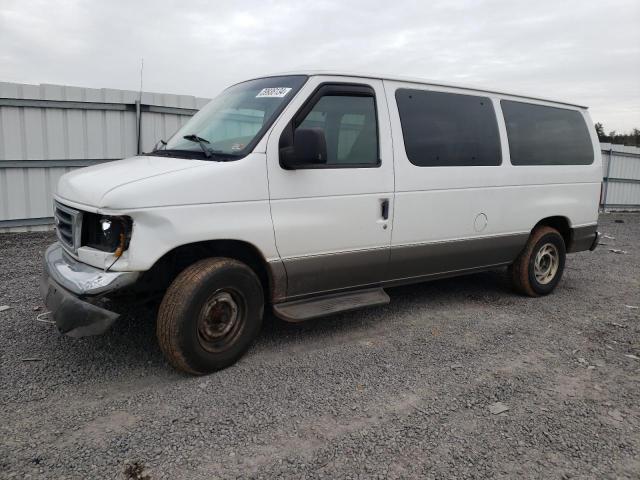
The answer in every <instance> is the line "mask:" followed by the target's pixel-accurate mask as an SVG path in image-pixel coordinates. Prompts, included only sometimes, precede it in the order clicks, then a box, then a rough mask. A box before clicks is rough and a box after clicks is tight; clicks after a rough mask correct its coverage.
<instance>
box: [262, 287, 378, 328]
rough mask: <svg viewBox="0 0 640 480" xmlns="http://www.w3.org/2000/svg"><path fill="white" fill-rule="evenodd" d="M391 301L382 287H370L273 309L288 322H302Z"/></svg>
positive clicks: (285, 304)
mask: <svg viewBox="0 0 640 480" xmlns="http://www.w3.org/2000/svg"><path fill="white" fill-rule="evenodd" d="M389 302H390V299H389V295H387V293H386V292H385V291H384V290H383V289H382V288H368V289H366V290H356V291H354V292H345V293H332V294H329V295H323V296H321V297H313V298H308V299H304V300H293V301H291V302H285V303H278V304H276V305H274V306H273V311H274V313H275V314H276V315H277V316H278V317H279V318H281V319H282V320H285V321H287V322H302V321H304V320H311V319H312V318H318V317H324V316H325V315H332V314H334V313H341V312H347V311H349V310H356V309H358V308H364V307H375V306H378V305H386V304H387V303H389Z"/></svg>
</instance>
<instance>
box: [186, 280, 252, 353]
mask: <svg viewBox="0 0 640 480" xmlns="http://www.w3.org/2000/svg"><path fill="white" fill-rule="evenodd" d="M244 312H245V307H244V301H243V297H242V296H241V295H240V294H239V293H238V292H236V291H234V290H231V289H220V290H216V291H215V292H213V293H212V294H211V296H210V297H209V298H208V299H207V301H206V302H205V303H204V305H203V306H202V309H201V310H200V315H199V316H198V323H197V330H198V340H199V342H200V345H202V348H204V349H205V350H207V351H209V352H212V353H219V352H221V351H223V350H225V349H226V348H228V347H229V345H231V344H232V343H233V342H234V341H235V340H236V338H237V337H238V336H239V333H240V332H241V330H242V326H243V325H244Z"/></svg>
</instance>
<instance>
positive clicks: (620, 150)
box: [600, 143, 640, 210]
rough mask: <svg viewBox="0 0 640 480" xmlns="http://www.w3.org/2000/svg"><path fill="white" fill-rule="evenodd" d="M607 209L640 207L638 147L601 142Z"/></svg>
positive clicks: (604, 197) (639, 156)
mask: <svg viewBox="0 0 640 480" xmlns="http://www.w3.org/2000/svg"><path fill="white" fill-rule="evenodd" d="M600 146H601V148H602V163H603V165H602V171H603V172H604V188H603V195H602V196H603V198H602V204H603V208H605V209H607V210H616V209H618V210H619V209H634V210H636V209H640V148H638V147H627V146H624V145H612V144H610V143H601V144H600Z"/></svg>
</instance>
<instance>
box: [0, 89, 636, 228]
mask: <svg viewBox="0 0 640 480" xmlns="http://www.w3.org/2000/svg"><path fill="white" fill-rule="evenodd" d="M139 98H140V102H139V104H138V103H137V100H138V99H139ZM207 101H208V99H205V98H196V97H191V96H186V95H171V94H157V93H147V92H143V93H142V96H141V97H139V93H138V92H134V91H130V90H112V89H91V88H80V87H70V86H62V85H26V84H16V83H2V82H0V232H2V231H7V230H16V229H19V230H32V229H41V228H48V225H50V224H51V221H52V219H51V216H52V210H51V208H52V204H51V194H52V192H53V191H54V190H55V186H56V183H57V181H58V178H60V176H61V175H63V174H64V173H66V172H68V171H70V170H71V169H73V168H78V167H83V166H87V165H92V164H95V163H100V162H105V161H110V160H116V159H120V158H125V157H129V156H132V155H135V154H136V153H137V152H138V150H139V149H140V150H141V151H149V150H151V149H152V148H153V145H154V144H155V143H156V142H157V141H158V140H159V139H161V138H168V137H170V136H171V134H172V133H173V132H175V131H176V130H177V129H178V128H179V127H180V126H181V125H183V124H184V122H185V121H186V120H187V119H188V118H189V117H190V116H191V115H193V114H194V113H195V112H196V111H197V110H199V109H200V108H202V107H203V106H204V105H205V104H206V103H207ZM138 121H139V122H140V134H139V135H138ZM240 126H242V128H246V127H247V121H246V119H243V121H242V125H239V127H240ZM138 136H139V137H140V138H138ZM602 153H603V155H602V156H603V160H604V168H603V171H604V172H605V173H604V177H605V188H604V192H603V198H604V199H605V200H606V208H608V209H615V208H640V148H635V147H623V146H620V145H610V144H602ZM609 165H611V166H610V167H609Z"/></svg>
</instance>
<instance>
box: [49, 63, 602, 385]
mask: <svg viewBox="0 0 640 480" xmlns="http://www.w3.org/2000/svg"><path fill="white" fill-rule="evenodd" d="M601 180H602V165H601V158H600V149H599V144H598V138H597V136H596V133H595V130H594V128H593V127H592V122H591V119H590V117H589V113H588V112H587V109H586V107H582V106H579V105H573V104H569V103H564V102H557V101H551V100H543V99H538V98H531V97H526V96H522V95H514V94H507V93H502V92H497V91H490V90H479V89H474V88H465V87H458V86H453V85H445V84H440V83H429V82H426V81H422V80H409V79H398V78H392V77H380V76H371V77H369V76H362V75H349V74H341V73H327V72H322V73H320V72H306V73H299V74H298V73H296V74H287V75H279V76H271V77H265V78H258V79H254V80H249V81H246V82H243V83H239V84H237V85H234V86H232V87H230V88H228V89H227V90H225V91H224V92H222V93H221V94H220V96H218V97H217V98H215V99H214V100H212V101H211V102H210V103H209V104H208V105H207V106H206V107H205V108H203V109H202V110H201V111H200V112H198V114H197V115H195V116H194V117H193V118H191V119H190V120H189V121H188V122H187V123H186V124H185V125H184V127H182V128H181V129H180V130H179V131H178V132H177V133H176V134H175V135H174V136H173V137H172V138H171V139H169V141H168V142H163V144H162V145H161V146H160V148H157V149H156V150H154V151H153V152H152V153H149V154H146V155H142V156H138V157H135V158H130V159H126V160H121V161H117V162H111V163H107V164H102V165H97V166H93V167H88V168H83V169H80V170H76V171H74V172H71V173H69V174H67V175H65V176H64V177H62V178H61V180H60V183H59V185H58V190H57V193H56V195H55V219H56V225H57V235H58V239H59V241H58V242H57V243H55V244H54V245H52V246H51V247H49V249H48V250H47V252H46V254H45V275H44V277H43V282H42V292H43V295H44V296H45V302H46V304H47V306H48V307H49V309H50V310H51V311H52V312H53V318H54V319H55V322H56V324H57V326H58V329H59V330H60V331H61V332H62V333H66V334H69V335H72V336H84V335H94V334H99V333H102V332H104V331H105V330H106V329H107V328H109V327H110V326H111V325H112V323H113V322H114V321H115V320H116V319H117V317H118V315H117V314H116V313H114V312H111V311H109V310H108V309H107V308H105V305H107V304H106V303H105V299H106V298H107V297H109V298H111V299H113V298H115V297H117V296H118V295H121V294H131V293H133V294H135V295H137V296H138V298H143V295H154V294H161V295H164V297H163V299H162V303H161V305H160V309H159V313H158V319H157V336H158V340H159V343H160V346H161V348H162V350H163V352H164V353H165V355H166V357H167V359H168V360H169V362H170V363H171V364H172V365H174V366H175V367H177V368H179V369H181V370H184V371H186V372H190V373H194V374H203V373H206V372H210V371H213V370H217V369H221V368H224V367H226V366H228V365H230V364H232V363H234V362H235V361H236V360H237V359H238V358H239V357H240V356H241V355H242V354H243V353H244V352H245V351H246V350H247V348H248V347H249V345H250V344H251V342H252V341H253V340H254V338H255V337H256V335H257V334H258V331H259V330H260V326H261V322H262V317H263V314H264V310H265V308H270V309H272V310H273V313H274V314H275V315H276V316H278V317H280V318H282V319H284V320H286V321H291V322H298V321H302V320H306V319H310V318H315V317H319V316H322V315H327V314H332V313H336V312H341V311H346V310H351V309H355V308H360V307H366V306H372V305H380V304H384V303H387V302H389V297H388V296H387V294H386V293H385V291H384V288H385V287H390V286H393V285H401V284H406V283H412V282H422V281H425V280H431V279H435V278H442V277H448V276H454V275H462V274H466V273H470V272H477V271H481V270H487V269H494V268H496V267H502V266H505V267H509V269H510V275H511V277H512V279H513V283H514V285H515V287H516V289H517V290H518V291H520V292H522V293H523V294H525V295H529V296H532V297H535V296H539V295H546V294H548V293H550V292H551V291H552V290H553V289H554V288H555V287H556V286H557V284H558V282H559V281H560V277H561V276H562V271H563V268H564V264H565V253H566V252H577V251H581V250H587V249H591V250H592V249H593V248H595V246H596V245H597V242H598V236H599V235H598V233H597V220H598V203H599V193H600V185H601Z"/></svg>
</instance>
